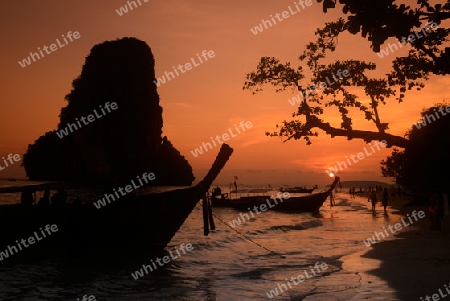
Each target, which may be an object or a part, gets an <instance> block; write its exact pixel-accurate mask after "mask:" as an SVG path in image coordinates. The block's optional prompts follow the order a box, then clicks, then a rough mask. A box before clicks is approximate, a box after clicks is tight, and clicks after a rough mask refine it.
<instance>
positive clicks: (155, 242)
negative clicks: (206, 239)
mask: <svg viewBox="0 0 450 301" xmlns="http://www.w3.org/2000/svg"><path fill="white" fill-rule="evenodd" d="M232 152H233V149H232V148H231V147H229V146H228V145H227V144H223V145H222V147H221V149H220V152H219V154H218V156H217V158H216V159H215V162H214V164H213V165H212V167H211V169H210V170H209V172H208V174H207V175H206V176H205V178H204V179H203V180H202V181H201V182H199V183H198V184H197V185H195V186H191V187H187V188H182V189H175V190H171V191H167V192H159V193H148V192H147V191H146V190H145V189H137V190H136V191H134V192H133V193H130V194H129V195H126V196H123V197H121V198H120V199H117V200H115V201H113V202H111V203H108V204H106V206H103V207H101V208H100V209H97V208H96V206H94V204H93V203H92V201H93V200H97V199H92V200H90V202H84V201H85V200H83V203H75V202H74V203H72V204H66V205H60V206H56V205H55V206H54V205H49V206H38V205H23V204H14V205H2V206H0V226H1V227H2V229H4V231H2V232H0V250H6V249H7V248H8V247H9V246H15V245H16V243H15V241H16V240H20V239H22V238H25V239H26V238H27V237H31V236H32V235H33V233H34V232H36V231H37V232H39V229H40V228H41V227H42V228H44V227H45V226H46V225H48V224H49V225H53V224H54V225H57V227H58V232H57V233H54V234H53V235H52V236H51V237H48V238H45V239H43V240H42V241H40V242H39V243H36V244H35V245H33V246H31V247H29V248H25V249H24V250H21V251H20V253H21V254H23V255H25V256H27V258H29V257H38V258H40V257H41V255H42V254H46V255H47V256H48V255H50V254H55V252H56V253H57V254H63V253H64V252H68V253H75V254H79V253H83V254H87V255H88V256H91V255H92V256H95V255H98V256H103V255H105V253H108V254H110V253H114V254H118V255H119V254H120V255H122V254H124V255H125V254H133V252H136V253H137V252H139V251H155V252H158V251H160V250H162V249H164V248H165V247H166V246H167V244H168V243H169V242H170V240H171V239H172V237H173V236H174V235H175V233H176V232H177V231H178V230H179V228H180V227H181V225H182V224H183V223H184V221H185V220H186V218H187V217H188V216H189V214H190V213H191V212H192V210H193V209H194V207H195V206H196V205H197V203H198V201H199V200H200V199H201V198H202V197H203V196H204V195H205V193H206V192H207V191H208V189H209V187H210V186H211V184H212V182H213V181H214V180H215V178H216V177H217V175H218V174H219V173H220V171H221V169H222V168H223V167H224V166H225V164H226V162H227V161H228V159H229V157H230V156H231V154H232ZM30 188H32V189H33V190H34V191H36V190H45V189H54V188H55V184H40V185H37V186H36V185H34V186H33V185H27V186H22V187H4V188H0V193H14V192H24V191H25V190H28V191H29V189H30ZM87 189H88V190H89V191H93V190H92V189H91V187H88V188H87ZM105 251H106V252H105ZM10 255H11V254H10ZM13 255H14V256H12V257H14V258H15V257H17V255H15V254H13ZM7 260H10V259H6V258H4V259H3V261H7Z"/></svg>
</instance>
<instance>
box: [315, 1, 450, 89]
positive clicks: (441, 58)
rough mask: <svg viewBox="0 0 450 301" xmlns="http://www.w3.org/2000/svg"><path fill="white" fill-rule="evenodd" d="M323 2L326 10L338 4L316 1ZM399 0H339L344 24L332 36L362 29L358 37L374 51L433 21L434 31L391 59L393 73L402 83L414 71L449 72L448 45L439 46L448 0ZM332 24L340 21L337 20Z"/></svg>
mask: <svg viewBox="0 0 450 301" xmlns="http://www.w3.org/2000/svg"><path fill="white" fill-rule="evenodd" d="M322 1H323V11H324V12H325V13H326V12H327V10H328V9H332V8H335V7H336V6H337V5H338V1H337V0H317V2H319V3H321V2H322ZM399 2H402V1H396V0H339V3H340V4H341V5H339V7H342V12H343V14H344V15H346V16H347V18H346V20H345V22H344V24H343V26H340V25H338V26H337V28H339V30H338V31H335V32H334V33H333V37H335V38H337V37H338V35H339V34H340V33H341V32H344V31H348V32H349V33H351V34H357V33H359V32H361V36H362V37H363V38H367V40H368V41H370V42H371V48H372V49H373V51H375V52H379V51H380V47H381V45H383V43H385V42H386V41H387V39H388V38H390V37H395V38H397V39H398V40H401V39H402V37H407V36H408V35H410V34H413V32H414V30H416V31H418V32H420V30H421V27H422V26H423V25H424V24H425V23H433V22H435V23H436V24H438V25H439V27H440V28H439V29H438V30H437V31H436V32H434V33H430V34H429V35H428V36H427V37H423V38H420V39H417V40H416V41H414V42H413V43H411V44H410V45H411V47H412V50H411V51H410V52H409V54H408V56H407V57H404V58H398V59H396V60H395V61H394V69H396V70H395V71H396V72H395V73H393V75H396V76H397V77H396V80H397V81H400V82H401V81H402V80H405V79H410V80H414V76H413V75H414V74H415V75H416V76H417V75H419V74H420V75H422V76H424V75H427V74H429V73H433V74H450V47H448V44H447V47H441V46H444V45H445V42H446V41H448V37H449V34H450V30H449V29H448V28H444V27H442V25H443V23H442V22H443V21H445V20H448V19H450V0H447V1H442V4H440V3H438V4H435V5H434V6H433V5H431V4H430V2H431V1H429V0H417V1H410V3H408V4H407V5H405V4H403V3H399ZM334 23H335V24H339V23H340V21H338V22H334ZM444 23H445V22H444ZM447 24H448V23H447Z"/></svg>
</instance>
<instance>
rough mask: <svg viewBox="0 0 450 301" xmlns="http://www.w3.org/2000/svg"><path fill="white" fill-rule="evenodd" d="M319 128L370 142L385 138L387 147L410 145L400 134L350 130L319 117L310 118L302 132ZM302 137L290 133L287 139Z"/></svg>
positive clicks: (334, 135) (334, 134)
mask: <svg viewBox="0 0 450 301" xmlns="http://www.w3.org/2000/svg"><path fill="white" fill-rule="evenodd" d="M314 128H318V129H321V130H323V131H324V132H325V133H327V134H328V135H330V136H331V138H334V137H336V136H341V137H347V139H348V140H352V139H362V140H364V141H365V142H367V143H369V142H371V141H373V140H378V141H382V140H385V141H386V142H387V147H392V146H398V147H401V148H406V147H407V146H408V145H409V140H408V139H406V138H403V137H400V136H394V135H391V134H388V133H380V132H371V131H363V130H352V131H348V130H345V129H340V128H335V127H332V126H331V125H330V124H329V123H325V122H322V121H321V120H319V119H317V118H312V119H310V120H308V121H307V122H306V123H305V124H303V125H302V132H303V133H307V132H310V131H311V130H312V129H314ZM293 138H294V139H300V138H301V137H300V136H299V135H298V134H297V135H295V134H293V135H290V136H289V137H288V139H286V141H287V140H291V139H293Z"/></svg>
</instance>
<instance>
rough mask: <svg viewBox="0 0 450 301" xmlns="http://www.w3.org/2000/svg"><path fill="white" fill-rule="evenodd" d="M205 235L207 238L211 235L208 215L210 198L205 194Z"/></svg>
mask: <svg viewBox="0 0 450 301" xmlns="http://www.w3.org/2000/svg"><path fill="white" fill-rule="evenodd" d="M202 199H203V234H204V235H205V236H208V234H209V222H208V217H209V213H208V207H209V206H208V198H207V196H206V193H205V194H203V197H202Z"/></svg>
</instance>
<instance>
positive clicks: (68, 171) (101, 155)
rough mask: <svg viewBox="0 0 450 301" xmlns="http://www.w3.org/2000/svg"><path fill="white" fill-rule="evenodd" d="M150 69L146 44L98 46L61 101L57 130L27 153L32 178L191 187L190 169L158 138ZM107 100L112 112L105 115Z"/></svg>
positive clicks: (26, 164) (159, 115) (121, 42)
mask: <svg viewBox="0 0 450 301" xmlns="http://www.w3.org/2000/svg"><path fill="white" fill-rule="evenodd" d="M154 66H155V60H154V58H153V54H152V52H151V50H150V47H149V46H148V45H147V44H146V43H145V42H143V41H140V40H138V39H135V38H123V39H120V40H116V41H107V42H104V43H101V44H99V45H95V46H94V47H93V48H92V50H91V53H90V54H89V56H88V57H87V58H86V63H85V65H84V66H83V69H82V72H81V75H80V76H79V77H78V78H76V79H75V80H74V81H73V83H72V86H73V89H72V91H71V92H70V93H69V94H68V95H67V96H66V100H67V101H68V105H67V106H66V107H65V108H62V109H61V114H60V123H59V125H58V129H57V130H56V131H52V132H48V133H46V134H45V135H44V136H41V137H40V138H39V139H38V140H37V141H36V142H35V143H34V144H33V145H29V147H28V151H27V153H26V154H25V155H24V160H23V162H24V167H25V171H26V173H27V176H28V177H29V178H30V180H65V181H101V182H103V181H105V182H111V181H114V182H129V181H130V180H131V179H135V178H136V177H137V176H138V175H142V174H143V173H144V172H153V173H154V174H155V176H156V179H155V181H152V183H154V184H157V185H191V184H192V181H193V180H194V176H193V174H192V168H191V166H190V165H189V163H188V162H187V160H186V159H185V158H184V157H183V156H181V154H180V153H179V152H178V151H177V150H176V149H175V148H174V147H173V145H172V144H171V143H170V142H169V140H167V138H166V137H161V134H162V126H163V121H162V108H161V107H160V105H159V96H158V93H157V91H156V85H155V84H154V83H153V80H154V79H155V70H154ZM106 103H109V105H110V107H111V104H112V103H116V104H117V108H116V109H114V107H113V109H109V111H108V110H107V109H106ZM91 114H92V115H94V118H91V119H90V120H89V119H88V118H89V115H91ZM82 117H84V119H83V120H82ZM89 121H91V122H89ZM68 124H71V126H70V128H68ZM74 125H75V126H76V128H75V127H74ZM80 125H81V126H80ZM64 130H66V133H67V135H64V134H63V132H62V131H64Z"/></svg>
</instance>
